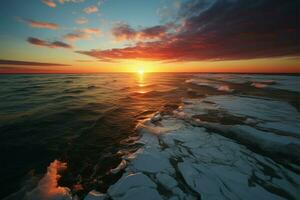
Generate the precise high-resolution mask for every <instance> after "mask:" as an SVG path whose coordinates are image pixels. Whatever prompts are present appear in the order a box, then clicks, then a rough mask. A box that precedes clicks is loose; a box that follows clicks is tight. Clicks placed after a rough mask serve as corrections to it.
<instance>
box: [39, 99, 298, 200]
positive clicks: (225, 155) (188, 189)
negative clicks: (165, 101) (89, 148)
mask: <svg viewBox="0 0 300 200" xmlns="http://www.w3.org/2000/svg"><path fill="white" fill-rule="evenodd" d="M216 97H217V98H216V99H213V98H214V97H213V98H205V99H202V100H185V101H184V102H183V103H184V104H183V107H180V108H178V109H176V110H174V111H173V114H171V115H162V114H160V113H156V114H155V115H154V116H153V117H152V118H150V119H147V120H145V121H143V122H142V123H140V124H139V125H138V127H137V132H138V133H139V135H140V138H139V139H138V140H136V141H134V142H135V143H139V144H142V147H141V148H140V149H139V150H137V151H136V152H135V153H133V154H130V155H125V156H123V160H122V162H121V163H120V165H119V166H117V167H116V168H115V169H112V170H111V173H118V172H119V171H121V170H123V169H125V170H124V174H123V176H122V177H121V178H120V179H119V180H118V181H117V182H116V183H115V184H113V185H111V186H110V187H109V189H108V191H107V193H106V194H101V193H99V192H97V191H91V192H90V193H89V194H88V195H87V196H86V197H85V198H84V200H91V199H98V200H100V199H109V198H111V199H124V200H127V199H199V198H200V197H201V198H203V199H224V198H229V199H252V197H253V196H257V197H259V198H261V199H297V198H299V197H300V193H299V190H298V189H297V188H298V187H299V183H300V177H299V174H298V173H297V171H299V170H300V168H299V166H298V165H294V164H290V167H286V166H284V165H281V164H280V163H278V162H276V161H274V160H273V159H271V158H270V157H268V156H264V155H260V154H259V153H257V152H253V151H252V150H250V149H249V148H247V146H245V145H242V144H239V143H244V144H249V143H251V142H252V144H256V145H257V146H258V147H259V148H261V150H262V151H265V152H267V153H275V154H278V153H280V152H281V153H286V154H289V153H291V154H292V153H293V152H294V153H295V154H294V155H295V156H297V155H299V154H298V153H297V148H296V149H294V150H293V151H291V150H290V148H287V147H288V146H285V145H287V144H289V143H288V142H286V140H285V139H286V138H285V139H283V140H282V138H279V139H278V138H276V140H273V137H274V136H275V137H277V135H268V134H271V133H268V132H262V131H260V130H257V129H256V128H255V127H252V126H253V124H256V121H255V120H254V119H252V118H248V119H246V121H245V125H222V124H221V123H213V122H209V121H208V122H207V121H206V122H205V121H203V120H201V119H199V118H197V117H195V115H196V116H197V115H201V114H206V113H207V112H208V111H209V110H213V109H220V106H221V105H220V104H217V103H219V102H218V101H217V100H218V98H219V99H220V98H222V97H224V98H225V97H226V98H227V97H230V96H216ZM231 98H232V97H231ZM237 98H242V99H239V100H241V101H242V100H244V99H243V97H237ZM208 101H210V102H208ZM225 102H226V101H225ZM223 103H224V102H223ZM255 103H257V102H255ZM226 108H227V109H229V108H228V106H227V107H226V105H225V106H224V105H223V107H222V109H226ZM229 110H231V112H232V111H234V108H230V109H229ZM287 110H289V109H287ZM243 112H244V113H245V114H247V111H245V110H244V111H243ZM232 114H240V113H232ZM248 114H249V113H248ZM250 114H251V113H250ZM248 117H249V116H248ZM256 120H259V118H258V119H256ZM224 136H225V137H224ZM280 137H281V136H280ZM230 138H235V139H230ZM288 139H289V138H288ZM280 145H281V146H280ZM292 155H293V154H292ZM291 168H292V169H293V168H294V169H296V170H292V169H291ZM42 180H43V179H42ZM39 185H40V184H39ZM56 186H57V185H56ZM56 188H57V189H59V188H60V187H59V186H57V187H56ZM35 190H36V189H35ZM65 191H66V192H67V193H62V195H61V196H52V197H51V196H48V197H47V198H46V199H47V200H56V199H64V200H68V199H70V198H71V197H70V196H71V194H70V191H69V190H68V189H66V190H65ZM68 191H69V193H68ZM64 195H67V196H64ZM71 199H78V197H73V198H71Z"/></svg>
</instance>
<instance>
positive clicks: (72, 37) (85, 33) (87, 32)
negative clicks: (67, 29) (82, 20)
mask: <svg viewBox="0 0 300 200" xmlns="http://www.w3.org/2000/svg"><path fill="white" fill-rule="evenodd" d="M100 34H101V31H100V29H97V28H86V29H78V30H76V31H74V32H73V33H68V34H66V35H64V37H63V38H64V39H65V40H68V41H71V42H74V41H76V40H81V39H89V38H91V36H92V35H100Z"/></svg>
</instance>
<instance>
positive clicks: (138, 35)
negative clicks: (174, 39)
mask: <svg viewBox="0 0 300 200" xmlns="http://www.w3.org/2000/svg"><path fill="white" fill-rule="evenodd" d="M168 29H169V27H168V26H167V25H165V26H161V25H159V26H153V27H150V28H144V29H141V30H135V29H133V28H132V27H130V26H129V25H128V24H125V23H118V24H116V25H115V26H114V27H113V29H112V34H113V36H114V37H115V39H116V40H117V41H124V40H136V41H142V40H148V39H160V38H162V37H163V36H165V35H166V34H167V31H168Z"/></svg>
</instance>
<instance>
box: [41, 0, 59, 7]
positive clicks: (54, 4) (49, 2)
mask: <svg viewBox="0 0 300 200" xmlns="http://www.w3.org/2000/svg"><path fill="white" fill-rule="evenodd" d="M42 2H43V3H44V4H46V5H47V6H49V7H52V8H55V7H56V3H55V2H53V1H52V0H43V1H42Z"/></svg>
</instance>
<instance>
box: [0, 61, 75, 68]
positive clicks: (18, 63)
mask: <svg viewBox="0 0 300 200" xmlns="http://www.w3.org/2000/svg"><path fill="white" fill-rule="evenodd" d="M0 65H5V66H10V65H13V66H45V67H46V66H70V65H67V64H59V63H45V62H34V61H23V60H3V59H0Z"/></svg>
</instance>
